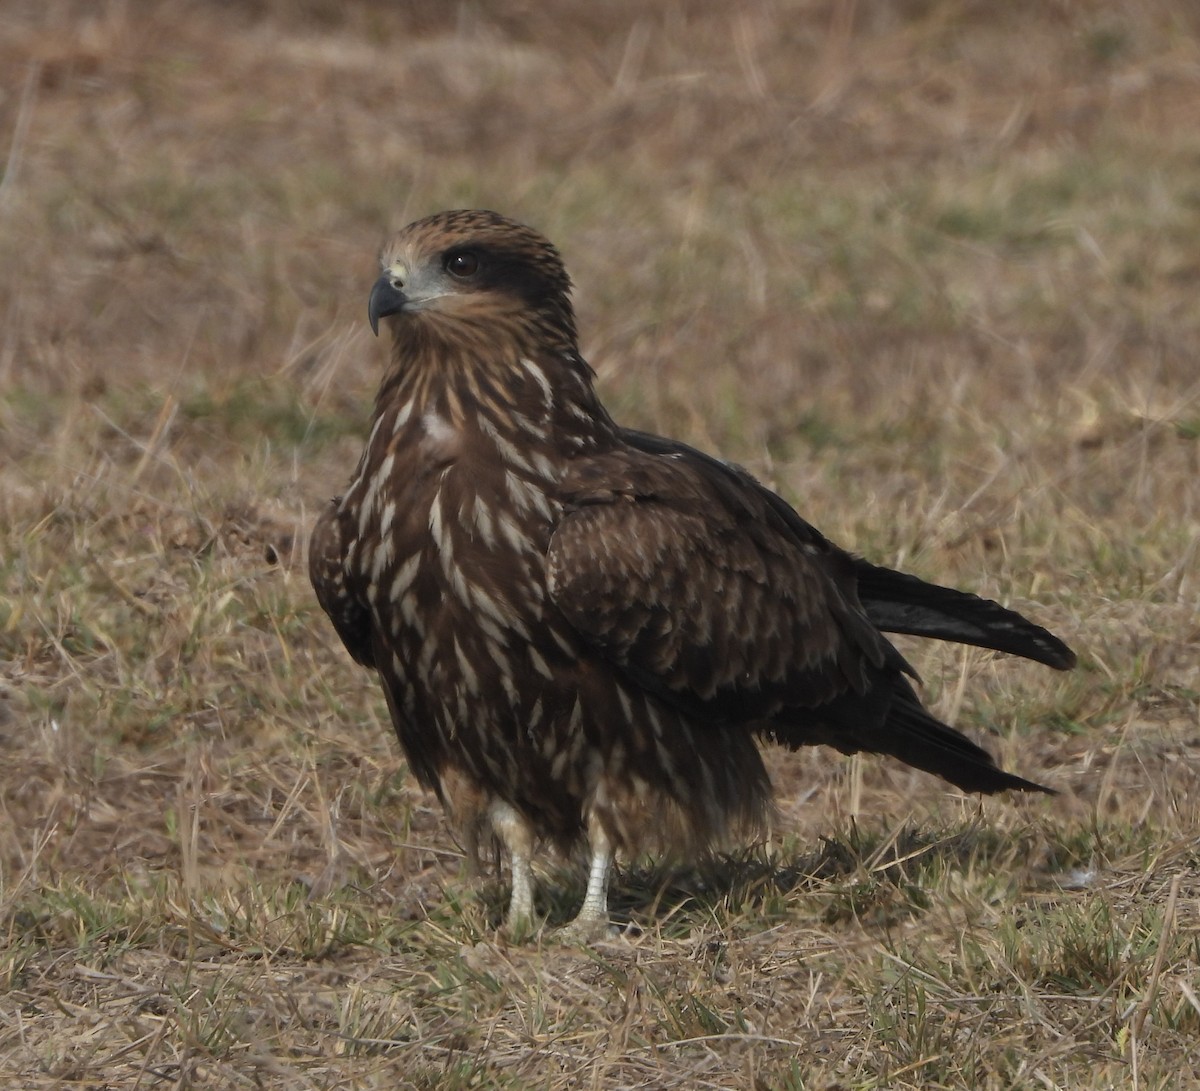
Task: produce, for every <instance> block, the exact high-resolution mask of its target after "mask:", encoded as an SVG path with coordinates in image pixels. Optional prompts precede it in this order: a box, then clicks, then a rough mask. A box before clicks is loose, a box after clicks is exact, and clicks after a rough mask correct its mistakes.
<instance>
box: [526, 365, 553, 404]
mask: <svg viewBox="0 0 1200 1091" xmlns="http://www.w3.org/2000/svg"><path fill="white" fill-rule="evenodd" d="M521 366H522V367H523V368H524V369H525V370H526V371H528V372H529V374H530V375H531V376H532V377H533V379H534V381H535V382H536V383H537V384H538V386H540V387H541V388H542V396H543V397H544V398H545V400H546V405H547V407H549V406H551V405H553V404H554V388H553V387H552V386H551V385H550V379H549V378H548V377H547V375H546V373H545V371H543V370H542V367H541V365H540V364H536V363H534V362H533V361H532V360H530V359H528V358H526V357H524V356H522V357H521Z"/></svg>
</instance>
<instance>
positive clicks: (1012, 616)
mask: <svg viewBox="0 0 1200 1091" xmlns="http://www.w3.org/2000/svg"><path fill="white" fill-rule="evenodd" d="M622 438H623V439H624V440H625V441H626V442H627V443H629V444H630V445H631V446H633V447H636V448H637V449H639V450H642V451H646V452H648V453H651V454H659V455H671V456H674V457H676V458H680V459H684V460H686V461H688V462H689V463H691V464H693V465H695V466H697V467H698V468H701V469H703V470H704V471H705V472H707V473H709V474H714V475H722V476H725V477H727V478H729V479H731V480H735V481H737V482H738V484H739V485H740V486H741V487H743V488H746V489H753V490H755V491H757V492H758V493H759V494H760V496H761V497H762V499H763V502H764V503H766V504H767V505H769V506H770V508H771V509H772V511H773V512H774V514H775V516H776V517H777V518H778V519H779V520H780V521H781V522H782V523H783V524H784V525H786V526H787V527H789V528H790V530H791V531H792V533H793V534H795V535H796V537H797V538H798V539H799V540H801V541H814V540H817V539H820V540H821V541H824V539H823V538H822V537H821V534H820V532H819V531H817V530H816V529H815V528H814V527H812V526H811V525H810V524H808V523H806V522H805V521H804V520H803V519H802V518H801V517H800V516H799V515H798V514H797V513H796V511H795V510H794V509H793V508H792V507H791V506H790V505H789V504H788V503H787V502H786V501H785V500H784V499H783V498H782V497H780V496H777V495H776V494H775V493H773V492H771V491H770V490H769V489H766V488H764V487H763V486H762V485H761V484H760V483H759V482H758V481H756V480H755V479H754V478H753V477H751V476H750V475H749V474H748V473H746V472H745V471H744V470H742V469H741V468H740V467H738V466H735V465H732V464H730V463H728V462H722V461H720V460H719V459H716V458H713V457H712V456H711V455H706V454H704V453H703V452H702V451H697V450H696V449H695V448H693V447H689V446H687V445H686V444H683V443H680V442H678V441H677V440H671V439H665V438H664V437H662V436H655V435H651V434H650V433H648V432H637V431H633V430H631V429H626V430H625V431H623V432H622ZM854 576H855V581H856V584H857V591H858V598H859V601H860V602H861V603H862V606H863V609H864V610H865V611H866V612H867V616H868V617H869V618H870V619H871V621H872V622H873V623H874V624H875V625H877V626H878V627H879V628H880V629H882V630H883V631H884V632H886V633H905V634H907V635H909V636H921V637H928V638H930V639H933V640H949V641H953V642H955V643H958V644H970V645H972V646H974V647H978V648H989V649H991V650H992V651H998V652H1007V653H1008V654H1010V655H1019V656H1023V657H1024V658H1025V659H1032V660H1034V661H1035V662H1038V663H1044V664H1046V665H1047V666H1049V667H1053V668H1054V669H1055V670H1069V669H1070V668H1071V667H1073V666H1074V665H1075V653H1074V652H1073V651H1072V650H1071V649H1070V648H1069V647H1067V645H1066V644H1064V643H1063V642H1062V641H1061V640H1059V639H1058V637H1056V636H1055V635H1054V634H1053V633H1051V632H1049V631H1047V630H1046V629H1043V628H1042V627H1041V626H1040V625H1035V624H1034V623H1033V622H1032V621H1029V620H1028V619H1027V618H1024V617H1022V616H1021V615H1020V614H1018V613H1017V612H1016V611H1015V610H1009V609H1007V608H1006V607H1003V606H1001V605H1000V604H999V603H997V602H993V601H992V600H991V599H985V598H980V597H979V596H978V595H972V594H970V593H969V592H967V591H956V590H954V589H953V588H949V587H942V586H940V585H938V584H935V583H928V582H926V581H925V580H922V579H919V578H918V577H916V576H910V575H908V574H907V573H904V572H896V571H894V570H893V569H890V568H883V567H881V566H879V565H874V564H871V563H870V562H869V561H865V560H862V559H861V558H858V557H855V558H854Z"/></svg>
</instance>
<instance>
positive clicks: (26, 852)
mask: <svg viewBox="0 0 1200 1091" xmlns="http://www.w3.org/2000/svg"><path fill="white" fill-rule="evenodd" d="M0 31H2V33H0V166H2V167H3V170H4V174H3V180H2V181H0V287H2V292H0V308H2V313H3V325H2V332H0V581H2V585H0V586H2V587H3V592H2V598H0V746H2V747H3V766H2V770H0V807H2V813H0V936H2V937H3V941H2V953H0V983H2V985H3V989H2V991H0V1077H2V1079H3V1081H4V1083H5V1085H6V1086H13V1087H21V1088H31V1089H39V1088H50V1087H58V1086H71V1087H87V1088H117V1087H120V1088H142V1089H148V1088H154V1087H163V1086H166V1087H179V1088H189V1087H230V1088H234V1087H255V1086H257V1087H288V1088H321V1089H332V1088H371V1087H380V1088H383V1087H387V1088H396V1087H413V1088H422V1087H424V1088H433V1087H438V1088H488V1087H511V1088H524V1087H538V1088H547V1089H553V1091H561V1089H566V1088H571V1087H576V1088H609V1087H635V1086H646V1087H657V1088H667V1087H688V1088H703V1087H713V1088H716V1087H720V1088H728V1087H746V1088H756V1089H777V1088H793V1089H797V1088H832V1087H835V1086H836V1087H842V1088H874V1087H896V1088H904V1087H912V1088H928V1087H961V1086H977V1087H995V1088H1000V1087H1005V1088H1008V1087H1022V1088H1023V1087H1030V1088H1033V1087H1038V1088H1042V1087H1046V1088H1052V1087H1071V1088H1108V1087H1113V1086H1134V1087H1139V1088H1158V1087H1162V1088H1165V1087H1177V1086H1180V1085H1181V1081H1187V1080H1192V1079H1194V1077H1188V1076H1187V1075H1186V1074H1187V1073H1189V1072H1190V1073H1195V1072H1196V1071H1198V1070H1200V1046H1198V1045H1197V1043H1198V1042H1200V1000H1198V998H1197V995H1198V994H1200V913H1198V909H1200V802H1198V800H1200V784H1198V783H1197V781H1198V777H1200V728H1198V722H1197V692H1198V691H1200V678H1198V670H1200V668H1198V665H1197V651H1196V649H1197V642H1198V639H1200V625H1198V623H1197V600H1198V597H1200V583H1198V575H1200V566H1198V561H1197V556H1196V549H1197V535H1198V528H1200V489H1198V488H1197V484H1196V481H1197V473H1198V471H1200V447H1198V445H1197V440H1198V438H1200V400H1198V394H1200V378H1198V374H1200V373H1198V372H1197V370H1196V366H1195V359H1196V345H1197V344H1200V309H1198V308H1197V303H1196V300H1197V298H1198V295H1200V256H1198V253H1200V252H1198V251H1197V249H1196V239H1197V238H1198V237H1200V183H1198V182H1197V171H1196V167H1197V163H1198V162H1200V136H1198V135H1197V130H1196V126H1195V104H1196V101H1197V98H1198V96H1200V20H1198V19H1197V16H1196V14H1195V11H1194V9H1193V8H1192V7H1190V6H1188V5H1185V4H1183V3H1178V4H1172V3H1169V2H1156V0H1146V2H1144V3H1141V4H1138V5H1126V6H1118V5H1110V4H1101V3H1070V4H1068V3H1055V4H1043V3H1037V4H1015V5H1012V4H1010V5H992V4H985V3H982V2H968V0H959V2H952V0H940V2H939V0H933V2H916V0H906V2H903V3H891V4H886V5H885V4H879V5H875V4H858V5H855V4H853V3H846V2H833V3H816V2H799V3H793V4H784V3H762V4H755V5H750V6H746V5H742V6H740V7H739V8H738V9H737V13H734V9H733V8H731V7H730V6H729V5H725V4H717V3H705V2H701V0H694V2H680V3H673V4H669V5H662V6H659V7H650V8H647V7H646V6H644V5H642V4H633V3H625V2H618V3H615V4H611V5H588V4H584V3H572V2H565V3H561V4H556V5H541V6H539V5H532V4H525V3H520V2H518V0H511V2H499V3H495V4H489V5H475V6H468V5H463V6H460V7H456V6H451V5H443V4H440V3H414V4H406V5H393V4H389V3H382V2H381V3H368V2H366V0H361V2H354V0H344V2H341V3H338V2H336V0H295V2H293V3H286V2H285V0H259V2H258V3H251V2H248V3H243V4H233V3H228V4H217V3H200V2H186V0H171V2H163V3H158V4H154V5H150V4H140V3H138V2H136V0H101V2H95V0H86V2H85V0H53V2H51V3H38V2H35V0H8V2H7V3H6V4H5V6H4V10H3V12H2V13H0ZM464 204H480V205H488V206H492V207H496V208H499V209H502V210H504V211H506V212H508V213H511V214H513V215H516V216H518V217H522V218H526V219H528V220H530V221H531V222H534V223H535V224H537V225H538V226H539V227H541V228H542V229H544V230H545V231H546V232H547V233H548V234H549V235H550V236H551V237H553V238H554V239H556V240H557V241H558V242H559V243H560V244H561V246H562V248H563V250H564V252H565V254H566V256H567V259H568V264H569V265H570V267H571V268H572V269H573V270H574V272H575V275H576V278H577V280H578V283H579V304H580V311H581V317H582V324H583V329H584V336H585V348H586V350H587V351H588V353H589V355H590V356H591V358H592V359H593V361H594V363H595V364H596V365H597V367H598V369H599V371H600V373H601V380H602V387H603V392H604V395H605V397H606V399H607V400H608V402H609V404H610V405H611V406H612V407H613V409H614V410H615V411H616V412H617V413H618V415H619V416H621V417H622V418H623V419H625V420H626V421H628V422H629V423H633V424H638V425H641V426H644V427H652V428H656V429H659V430H663V431H669V432H672V433H674V434H676V435H679V436H681V437H683V438H686V439H688V440H691V441H693V442H696V443H699V444H701V445H704V446H706V447H709V448H711V449H717V450H720V451H721V452H722V453H724V454H726V455H727V456H730V457H734V458H737V459H738V460H740V461H742V462H744V463H746V464H747V465H749V466H750V467H751V468H752V469H754V470H755V471H756V472H757V473H759V474H760V475H761V476H762V477H764V478H765V479H768V480H770V481H771V482H773V483H774V484H775V485H776V486H777V487H778V488H779V489H780V490H781V491H782V492H783V493H784V494H785V495H786V496H788V497H789V498H790V499H792V500H793V501H795V502H796V503H797V504H798V506H799V507H800V508H801V510H802V511H803V512H804V513H805V514H806V515H808V516H809V517H810V518H811V519H812V520H813V521H814V522H815V523H816V524H817V525H818V526H820V527H822V529H824V530H825V531H826V532H827V533H829V534H830V535H831V536H833V537H834V538H835V539H836V540H838V541H840V542H842V543H844V544H846V545H850V546H853V547H855V548H857V549H859V550H861V551H863V552H865V553H867V554H869V555H870V556H872V557H873V558H875V559H877V560H880V561H884V562H894V563H899V564H902V565H904V566H906V567H909V568H911V569H913V570H916V571H918V572H921V573H923V574H926V575H936V576H939V577H941V578H943V579H945V580H946V581H948V582H954V583H957V584H959V585H962V586H965V587H968V588H971V589H975V590H978V591H981V592H983V593H985V594H989V595H993V596H997V597H1001V598H1004V599H1005V600H1008V601H1011V602H1013V603H1014V604H1016V605H1018V606H1020V607H1022V608H1027V609H1028V610H1029V611H1030V612H1031V613H1032V614H1034V615H1035V616H1036V617H1037V618H1039V619H1041V620H1044V621H1046V622H1047V623H1049V624H1051V625H1052V626H1053V627H1054V628H1056V629H1057V630H1058V631H1059V632H1061V633H1062V634H1063V635H1064V636H1066V637H1067V638H1068V639H1070V640H1071V641H1072V642H1073V643H1075V644H1076V646H1077V647H1078V648H1079V650H1080V652H1081V654H1082V665H1081V667H1080V669H1079V670H1078V671H1077V672H1075V674H1074V675H1072V676H1070V677H1065V678H1064V677H1058V676H1053V677H1052V676H1050V675H1049V672H1044V671H1041V670H1040V669H1037V668H1034V667H1031V666H1028V665H1014V664H1011V663H1008V662H1002V661H999V660H997V659H993V658H991V657H988V656H984V655H981V654H975V653H961V652H958V651H956V650H953V649H945V648H940V649H938V648H927V647H914V648H911V649H910V648H908V646H907V645H906V650H909V651H911V654H912V655H913V657H914V658H915V659H916V660H917V662H918V665H919V666H920V667H921V668H922V670H923V672H924V673H925V675H926V679H927V685H926V692H927V695H928V696H929V698H930V699H931V700H932V701H933V702H934V703H935V705H936V707H937V708H938V709H939V710H940V711H942V712H945V713H947V714H952V715H954V716H956V717H957V719H958V721H959V722H960V723H962V724H964V725H965V726H966V727H968V728H969V729H971V730H974V731H976V732H977V733H980V734H982V735H987V736H988V737H989V738H990V739H991V745H992V746H993V747H994V749H996V750H997V751H998V752H999V753H1000V754H1002V756H1003V758H1004V760H1005V761H1006V762H1007V763H1008V764H1010V765H1013V766H1016V767H1017V768H1019V769H1020V771H1021V772H1023V773H1025V774H1026V775H1030V776H1034V777H1037V778H1039V779H1048V780H1049V781H1050V782H1052V783H1053V784H1055V785H1056V786H1058V787H1059V788H1060V789H1061V790H1062V793H1063V794H1062V795H1061V796H1059V797H1057V798H1055V799H1052V800H1045V801H1042V800H1016V799H1013V800H993V801H988V802H987V803H986V804H985V805H980V804H978V803H977V802H976V801H974V800H970V799H964V798H962V797H959V796H957V795H954V794H953V793H951V792H948V791H946V790H944V789H943V786H941V785H939V784H937V783H935V782H933V781H932V780H929V779H928V778H924V777H922V776H920V775H918V774H915V773H910V772H909V771H907V770H904V769H901V768H898V767H897V766H895V765H888V764H883V763H879V762H875V761H868V762H863V763H861V764H854V763H850V762H847V761H845V760H843V759H841V758H838V757H837V756H836V755H829V754H825V753H813V754H805V755H801V756H799V757H798V758H786V757H785V756H782V755H781V756H778V757H777V758H775V757H773V758H772V763H773V765H774V767H775V769H776V772H777V780H778V782H779V786H780V792H781V799H782V803H783V810H784V814H785V819H786V820H785V822H784V823H783V825H782V826H781V829H780V831H779V833H778V840H777V841H776V842H774V843H772V844H771V845H769V846H765V847H760V848H757V849H754V850H752V851H748V852H747V853H746V854H745V855H744V856H742V857H739V858H737V859H733V860H728V861H722V862H718V863H716V864H714V865H712V866H711V867H708V868H706V869H703V870H701V871H697V872H694V873H683V874H672V873H667V872H664V871H655V870H653V869H642V868H632V869H629V870H627V871H626V872H625V874H624V875H623V877H622V881H621V884H620V893H619V896H618V904H617V910H618V912H619V913H620V914H622V915H623V916H624V917H626V918H628V919H630V920H632V921H633V922H635V923H636V926H637V928H636V930H635V932H634V934H631V935H630V936H628V937H625V938H622V939H620V940H616V941H614V942H612V943H610V944H605V945H600V946H598V947H596V948H595V949H592V950H576V949H569V948H562V947H557V946H555V945H554V944H553V943H552V942H549V941H546V940H543V941H540V942H534V943H532V944H529V945H526V946H520V947H514V946H508V945H506V944H505V943H504V941H503V940H502V938H501V937H499V936H498V934H497V932H496V931H495V924H496V921H497V919H498V915H499V912H500V907H501V905H502V902H503V896H504V888H503V883H502V881H494V882H491V883H488V884H485V886H484V887H483V889H482V891H480V892H479V893H480V895H481V896H480V897H478V898H476V897H472V892H471V890H470V889H469V887H468V885H467V884H466V882H465V880H464V879H463V877H462V874H461V867H460V864H461V860H460V857H459V855H458V853H457V850H456V848H455V846H454V845H453V843H452V842H451V841H450V840H449V839H448V837H447V834H446V833H445V830H444V827H443V823H442V821H441V818H440V816H439V814H438V813H436V810H435V809H434V808H433V806H432V804H431V801H430V800H429V799H428V798H427V797H425V796H424V795H422V794H421V793H419V792H417V791H416V790H415V789H414V788H413V786H412V784H411V783H410V781H409V780H408V778H407V777H406V775H405V771H404V767H403V763H402V761H401V760H400V758H399V756H398V753H397V748H396V746H395V744H394V742H393V740H392V739H391V737H390V734H389V730H388V728H387V726H386V713H385V710H384V708H383V705H382V701H381V700H380V698H379V696H378V694H377V693H376V691H375V687H374V685H373V683H371V682H370V680H369V679H368V678H367V677H366V676H365V675H363V674H361V673H359V672H357V671H355V670H353V669H352V667H351V665H350V663H349V660H348V659H347V657H346V656H345V655H344V654H343V653H342V652H341V650H340V649H339V648H338V647H337V646H336V641H335V639H334V637H333V634H332V632H331V631H330V629H329V627H328V626H327V624H326V623H325V621H324V619H323V618H322V617H321V616H320V615H319V611H318V610H317V608H316V605H315V602H314V600H313V598H312V595H311V593H310V591H309V588H308V586H307V580H306V579H305V577H304V574H303V568H302V565H301V564H300V563H299V562H300V560H301V549H302V546H301V544H300V543H302V542H303V534H304V532H305V528H306V527H307V525H308V524H309V522H310V519H311V513H312V511H313V510H314V508H315V507H316V505H318V504H319V503H321V502H322V501H323V500H324V498H325V497H327V496H329V495H331V494H332V493H333V492H334V491H335V490H336V489H337V488H338V487H339V485H340V484H341V483H342V482H343V481H344V480H345V478H346V476H347V474H348V473H349V471H350V469H351V468H352V465H353V461H354V459H355V457H356V455H357V451H358V445H359V443H360V442H361V437H362V435H363V432H364V422H365V419H366V413H367V407H368V404H369V398H370V396H371V394H372V392H373V382H374V379H375V376H376V375H377V374H378V369H379V366H380V363H381V350H380V348H379V347H378V346H377V345H376V344H375V343H374V342H373V341H371V339H370V337H369V335H368V333H367V331H366V330H365V322H364V320H363V319H364V313H365V293H366V288H367V286H368V285H369V283H370V281H371V279H372V278H373V276H374V273H373V254H374V249H375V247H376V245H377V243H378V241H379V239H380V238H381V237H382V235H383V234H384V232H385V230H386V229H387V228H388V227H391V226H396V225H398V224H400V223H402V222H404V221H406V220H407V219H409V218H412V217H413V216H415V215H418V214H422V213H425V212H429V211H433V210H435V209H437V208H442V207H451V206H457V205H464ZM546 878H547V882H546V883H544V884H543V888H544V889H543V896H544V898H545V901H544V904H543V906H542V908H543V909H544V910H545V911H546V912H547V913H548V914H549V916H550V918H551V920H561V919H563V918H564V917H565V916H566V914H567V913H568V912H569V911H570V908H571V905H572V901H573V899H577V898H578V897H579V896H580V891H581V887H580V876H579V875H578V874H577V873H576V872H573V871H571V870H570V869H569V868H565V869H563V870H561V871H558V872H553V873H550V874H549V875H547V876H546Z"/></svg>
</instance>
